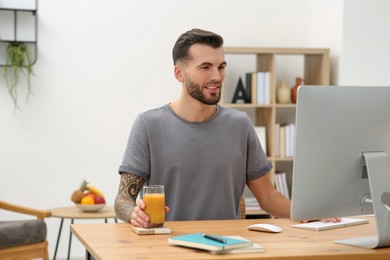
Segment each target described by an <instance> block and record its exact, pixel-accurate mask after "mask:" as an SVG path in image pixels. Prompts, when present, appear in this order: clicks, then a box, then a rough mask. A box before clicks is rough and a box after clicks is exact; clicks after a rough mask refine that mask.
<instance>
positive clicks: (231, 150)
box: [115, 29, 290, 227]
mask: <svg viewBox="0 0 390 260" xmlns="http://www.w3.org/2000/svg"><path fill="white" fill-rule="evenodd" d="M222 45H223V39H222V37H221V36H219V35H217V34H215V33H212V32H209V31H205V30H200V29H192V30H190V31H187V32H185V33H183V34H182V35H181V36H180V37H179V38H178V40H177V41H176V44H175V46H174V48H173V62H174V76H175V78H176V79H177V80H178V81H179V82H180V83H181V85H182V92H181V95H180V97H179V98H178V99H177V100H175V101H173V102H172V103H170V104H167V105H165V106H163V107H160V108H157V109H154V110H150V111H147V112H144V113H141V114H140V115H139V116H138V117H137V119H136V120H135V121H134V124H133V128H132V131H131V133H130V137H129V141H128V144H127V148H126V151H125V155H124V157H123V162H122V165H121V166H120V167H119V173H120V174H121V182H120V186H119V191H118V195H117V197H116V199H115V212H116V215H117V217H118V218H119V219H121V220H123V221H125V222H129V223H131V224H132V225H134V226H137V227H148V226H149V225H150V219H149V217H148V216H147V215H146V214H145V212H144V209H145V204H144V203H143V201H142V200H139V201H138V205H137V204H136V199H137V196H138V193H139V192H140V190H141V188H142V186H143V185H144V184H145V183H148V184H161V185H164V187H165V196H166V204H167V206H169V208H168V207H167V208H166V212H167V215H166V219H167V220H204V219H236V218H239V203H240V198H241V196H242V193H243V190H244V187H245V185H248V186H249V188H250V190H251V191H252V193H253V194H254V195H255V197H256V199H257V200H258V202H259V204H260V205H261V207H262V209H264V210H265V211H267V212H268V213H269V214H271V215H274V216H276V217H282V218H288V217H290V201H289V200H288V199H287V198H286V197H284V196H283V195H282V194H281V193H279V192H278V191H276V189H275V188H274V187H273V185H272V183H271V181H270V178H269V174H268V172H269V171H270V170H271V168H272V165H271V164H270V162H269V161H268V160H267V157H266V155H265V154H264V151H263V148H262V147H261V144H260V142H259V140H258V138H257V135H256V133H255V130H254V127H253V124H252V122H251V121H250V119H249V117H248V116H247V115H246V114H245V113H244V112H241V111H238V110H234V109H228V108H224V107H221V106H219V105H218V102H219V100H220V98H221V89H222V83H223V81H224V78H225V68H226V65H227V64H226V61H225V55H224V50H223V47H222Z"/></svg>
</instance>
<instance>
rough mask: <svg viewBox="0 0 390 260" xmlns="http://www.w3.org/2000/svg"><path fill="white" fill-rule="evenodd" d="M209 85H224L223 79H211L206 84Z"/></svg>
mask: <svg viewBox="0 0 390 260" xmlns="http://www.w3.org/2000/svg"><path fill="white" fill-rule="evenodd" d="M208 85H217V86H218V87H221V86H222V81H216V80H212V81H209V82H207V83H206V84H205V86H208Z"/></svg>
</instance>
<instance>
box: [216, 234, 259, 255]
mask: <svg viewBox="0 0 390 260" xmlns="http://www.w3.org/2000/svg"><path fill="white" fill-rule="evenodd" d="M227 237H229V238H234V239H239V240H243V241H249V240H247V239H245V238H243V237H241V236H227ZM262 252H265V249H264V247H263V246H261V245H259V244H257V243H253V242H252V245H251V246H248V247H243V248H237V249H230V250H229V249H228V250H222V251H218V252H216V253H218V254H245V253H262ZM213 253H214V252H213ZM216 253H214V254H216Z"/></svg>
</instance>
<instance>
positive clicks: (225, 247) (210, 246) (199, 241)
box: [168, 233, 253, 254]
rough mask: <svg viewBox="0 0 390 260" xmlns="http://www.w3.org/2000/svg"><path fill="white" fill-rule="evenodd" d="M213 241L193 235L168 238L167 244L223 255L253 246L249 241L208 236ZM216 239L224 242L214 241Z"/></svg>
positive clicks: (199, 235) (196, 234)
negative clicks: (233, 250)
mask: <svg viewBox="0 0 390 260" xmlns="http://www.w3.org/2000/svg"><path fill="white" fill-rule="evenodd" d="M210 236H212V237H214V238H215V239H211V238H208V237H205V234H203V233H193V234H186V235H181V236H175V237H171V238H168V243H169V244H172V245H177V246H184V247H190V248H197V249H203V250H207V251H210V252H212V253H215V254H218V253H225V252H228V251H230V250H232V249H238V248H245V247H250V246H252V245H253V243H252V242H251V241H248V240H242V239H236V238H231V237H228V236H216V235H210ZM216 239H218V240H221V241H224V242H221V241H216Z"/></svg>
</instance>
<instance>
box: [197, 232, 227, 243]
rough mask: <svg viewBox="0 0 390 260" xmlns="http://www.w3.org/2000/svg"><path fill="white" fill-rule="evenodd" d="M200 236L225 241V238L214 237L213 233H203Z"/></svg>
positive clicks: (220, 241)
mask: <svg viewBox="0 0 390 260" xmlns="http://www.w3.org/2000/svg"><path fill="white" fill-rule="evenodd" d="M202 236H203V237H205V238H208V239H211V240H214V241H217V242H219V243H224V244H225V243H226V240H225V239H222V238H219V237H216V236H213V235H208V234H205V233H203V234H202Z"/></svg>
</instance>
